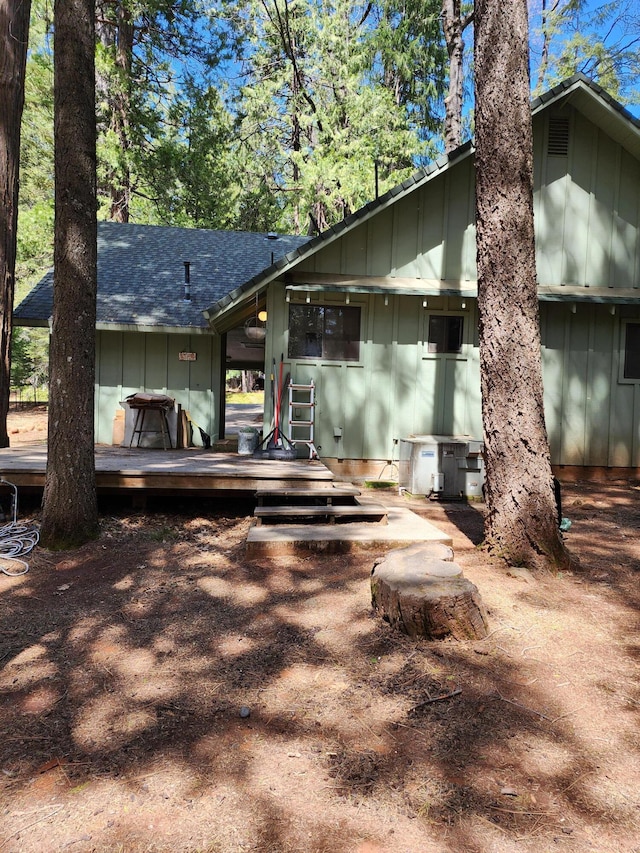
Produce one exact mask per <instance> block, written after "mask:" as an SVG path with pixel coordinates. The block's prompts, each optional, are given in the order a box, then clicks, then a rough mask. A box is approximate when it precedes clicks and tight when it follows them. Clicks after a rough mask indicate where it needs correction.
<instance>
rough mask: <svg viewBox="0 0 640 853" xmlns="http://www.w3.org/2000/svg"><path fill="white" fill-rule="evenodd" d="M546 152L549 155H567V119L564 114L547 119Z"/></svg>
mask: <svg viewBox="0 0 640 853" xmlns="http://www.w3.org/2000/svg"><path fill="white" fill-rule="evenodd" d="M547 154H548V155H549V156H550V157H567V156H568V154H569V119H568V118H566V117H565V116H552V117H551V118H550V119H549V139H548V142H547Z"/></svg>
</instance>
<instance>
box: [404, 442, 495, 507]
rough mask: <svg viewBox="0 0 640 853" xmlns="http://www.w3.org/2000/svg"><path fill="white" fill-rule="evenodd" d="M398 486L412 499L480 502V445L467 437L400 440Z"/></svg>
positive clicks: (482, 481) (481, 464)
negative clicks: (422, 497) (421, 496)
mask: <svg viewBox="0 0 640 853" xmlns="http://www.w3.org/2000/svg"><path fill="white" fill-rule="evenodd" d="M398 467H399V486H400V488H401V489H404V490H405V491H407V492H410V493H411V494H412V495H426V496H428V497H432V498H442V499H445V500H456V499H457V500H464V499H467V500H480V499H481V498H482V486H483V484H484V463H483V459H482V442H481V441H478V440H477V439H474V438H471V436H468V435H411V436H409V437H408V438H402V439H400V459H399V466H398Z"/></svg>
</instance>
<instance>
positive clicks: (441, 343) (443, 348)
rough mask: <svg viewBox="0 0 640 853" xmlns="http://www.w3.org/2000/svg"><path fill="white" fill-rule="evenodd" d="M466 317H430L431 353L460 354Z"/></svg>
mask: <svg viewBox="0 0 640 853" xmlns="http://www.w3.org/2000/svg"><path fill="white" fill-rule="evenodd" d="M463 323H464V317H456V316H454V315H443V316H439V315H437V314H432V315H431V316H430V317H429V335H428V338H427V340H428V351H429V352H460V351H461V350H462V329H463Z"/></svg>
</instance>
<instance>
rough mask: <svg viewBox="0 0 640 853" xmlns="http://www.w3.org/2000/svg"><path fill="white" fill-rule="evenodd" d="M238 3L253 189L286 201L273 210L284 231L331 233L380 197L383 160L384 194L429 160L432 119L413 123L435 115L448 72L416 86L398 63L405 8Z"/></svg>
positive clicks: (242, 153)
mask: <svg viewBox="0 0 640 853" xmlns="http://www.w3.org/2000/svg"><path fill="white" fill-rule="evenodd" d="M234 8H235V12H236V19H235V20H236V21H241V22H242V26H243V27H244V32H245V37H246V44H247V52H246V56H245V60H244V70H245V79H246V84H245V85H244V86H243V87H242V88H241V91H240V96H239V102H238V104H237V111H238V114H239V140H240V150H239V153H238V157H239V160H240V161H241V162H243V163H244V164H246V165H247V166H248V168H249V171H248V174H247V175H246V176H245V185H246V186H248V187H249V191H250V193H252V194H253V195H256V194H257V193H258V192H259V190H258V188H265V187H266V188H267V190H268V191H269V192H271V193H272V194H273V195H275V196H277V197H278V199H279V204H278V206H277V207H276V208H275V209H274V208H273V207H272V206H269V205H268V204H267V205H266V206H265V209H266V210H268V212H269V213H270V214H271V215H273V214H274V213H277V212H278V211H280V217H279V225H280V227H281V228H284V229H286V230H293V231H296V232H305V231H309V232H316V231H321V230H324V228H326V227H327V226H328V225H331V224H333V223H334V222H336V221H338V220H340V219H342V218H343V217H344V216H346V215H348V214H349V213H350V212H351V211H353V210H355V209H356V208H358V207H360V206H361V205H362V204H364V203H366V202H367V201H369V200H370V199H371V197H372V196H373V195H374V193H375V186H376V181H375V174H376V163H377V164H378V174H379V189H380V191H384V190H385V189H387V188H388V187H389V186H391V185H394V184H395V183H397V182H398V181H400V180H402V179H403V178H404V177H405V176H406V175H408V174H409V173H410V172H411V171H412V170H413V169H414V168H415V165H416V162H417V159H418V158H419V157H420V156H421V155H426V154H427V146H426V144H425V142H424V136H425V132H424V122H423V121H422V120H421V119H420V120H417V121H416V122H412V116H413V114H414V112H415V114H416V115H418V113H419V112H420V111H421V114H422V116H424V115H426V110H427V104H428V102H429V99H428V98H427V97H426V95H425V93H426V92H427V91H428V90H429V86H430V85H433V86H435V85H436V84H435V83H434V82H433V79H436V78H438V73H436V72H434V75H433V79H430V80H429V81H425V82H424V85H423V86H418V85H417V84H416V82H415V80H414V81H412V80H410V75H409V73H408V72H407V71H406V69H405V68H404V66H403V65H402V63H401V62H400V58H401V56H402V51H401V49H400V46H399V45H400V41H401V37H400V35H399V33H401V32H402V28H401V27H399V26H398V22H399V21H402V16H401V15H399V14H396V11H394V10H398V9H399V8H401V7H400V5H399V4H387V5H386V6H378V7H376V12H375V14H373V13H372V4H369V3H363V4H360V3H353V2H348V0H323V2H319V0H298V2H295V3H294V2H289V0H252V2H249V3H242V4H238V5H237V6H236V7H234ZM421 8H422V9H424V8H425V5H424V4H422V5H421ZM415 20H417V17H416V16H414V21H415ZM430 28H431V31H433V30H435V29H437V27H436V25H435V23H434V22H433V21H431V24H430ZM423 30H424V27H423ZM392 35H393V36H394V38H395V39H396V40H395V41H393V39H392V38H391V36H392ZM416 38H417V37H416ZM417 43H419V39H417V41H416V44H417ZM420 43H422V44H425V45H426V41H425V36H424V32H423V33H422V42H420ZM412 50H413V51H415V50H416V48H415V45H414V47H413V48H412ZM436 66H437V62H435V61H434V67H436ZM417 92H420V98H421V102H420V109H418V106H416V105H417V104H418V101H419V98H418V97H417V95H416V97H415V100H414V101H411V100H410V98H411V96H412V93H413V94H414V95H415V94H416V93H417ZM275 224H276V223H273V222H272V223H271V227H274V226H275Z"/></svg>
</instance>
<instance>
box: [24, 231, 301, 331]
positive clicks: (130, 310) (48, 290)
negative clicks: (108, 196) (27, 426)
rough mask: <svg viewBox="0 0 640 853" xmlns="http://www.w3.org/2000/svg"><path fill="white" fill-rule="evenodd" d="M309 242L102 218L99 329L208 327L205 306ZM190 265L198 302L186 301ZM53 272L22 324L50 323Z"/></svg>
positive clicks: (34, 294)
mask: <svg viewBox="0 0 640 853" xmlns="http://www.w3.org/2000/svg"><path fill="white" fill-rule="evenodd" d="M306 241H307V238H305V237H287V236H280V235H270V234H255V233H251V232H247V231H207V230H204V229H196V228H168V227H163V226H156V225H133V224H123V223H119V222H99V223H98V306H97V324H98V327H110V326H116V327H134V328H145V327H149V328H158V327H164V328H167V329H182V328H185V329H198V328H199V329H203V330H205V329H207V328H208V326H207V322H206V320H205V318H204V316H203V313H202V312H203V310H204V309H205V308H206V307H207V306H208V305H210V304H211V303H212V302H215V301H217V300H219V299H222V298H223V297H224V296H225V295H226V294H227V293H229V291H232V290H234V289H236V288H237V287H238V286H239V285H241V284H242V283H244V282H245V281H248V280H249V279H251V278H252V277H253V276H255V275H257V274H258V273H259V272H261V271H262V270H264V269H265V268H266V267H269V266H271V264H273V263H274V261H275V260H276V259H278V258H280V257H282V256H283V255H285V254H287V253H289V252H291V251H293V250H294V249H296V248H297V247H298V246H301V245H302V244H303V243H305V242H306ZM184 261H189V262H190V278H191V301H185V299H184ZM52 309H53V271H52V270H50V271H49V272H48V273H47V274H46V275H45V276H44V278H43V279H42V280H41V281H40V282H39V283H38V284H37V285H36V287H35V288H34V289H33V290H32V291H31V293H29V295H28V296H27V297H26V298H25V299H24V300H23V301H22V302H21V303H20V305H19V306H18V307H17V308H16V309H15V311H14V319H15V320H16V322H17V324H18V325H27V326H32V325H46V324H47V322H48V320H49V317H50V316H51V314H52Z"/></svg>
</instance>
